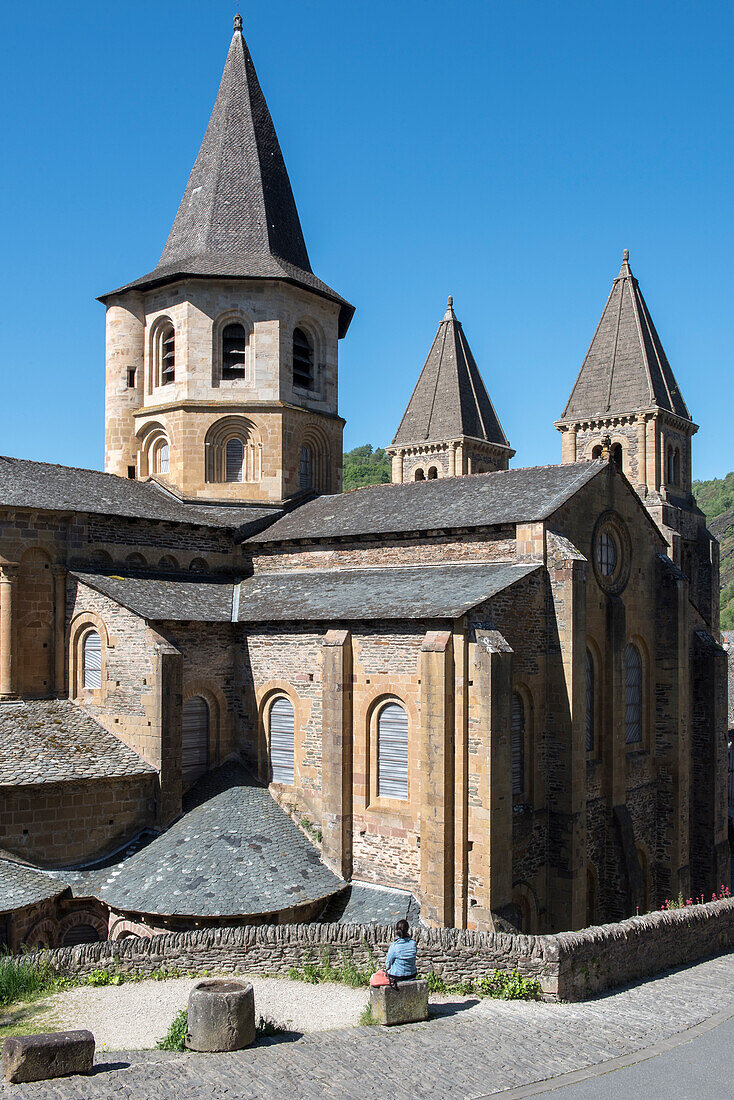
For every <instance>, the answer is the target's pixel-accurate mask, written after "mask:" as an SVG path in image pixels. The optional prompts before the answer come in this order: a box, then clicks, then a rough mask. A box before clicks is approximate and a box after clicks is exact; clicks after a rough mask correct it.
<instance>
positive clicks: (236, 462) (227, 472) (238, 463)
mask: <svg viewBox="0 0 734 1100" xmlns="http://www.w3.org/2000/svg"><path fill="white" fill-rule="evenodd" d="M244 464H245V445H244V443H243V442H242V440H241V439H238V438H237V437H236V436H233V437H232V438H231V439H228V440H227V444H226V446H225V449H224V480H225V481H243V480H244V478H243V474H242V470H243V467H244Z"/></svg>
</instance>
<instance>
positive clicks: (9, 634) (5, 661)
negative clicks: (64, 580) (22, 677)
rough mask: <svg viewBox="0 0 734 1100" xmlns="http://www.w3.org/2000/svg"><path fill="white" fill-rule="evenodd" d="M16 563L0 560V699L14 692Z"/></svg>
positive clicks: (8, 696) (11, 695)
mask: <svg viewBox="0 0 734 1100" xmlns="http://www.w3.org/2000/svg"><path fill="white" fill-rule="evenodd" d="M17 578H18V565H17V564H15V563H14V562H9V561H5V560H0V699H12V698H13V696H14V695H15V694H16V680H17V676H16V667H15V649H14V641H15V638H14V630H15V609H14V604H15V600H16V598H17Z"/></svg>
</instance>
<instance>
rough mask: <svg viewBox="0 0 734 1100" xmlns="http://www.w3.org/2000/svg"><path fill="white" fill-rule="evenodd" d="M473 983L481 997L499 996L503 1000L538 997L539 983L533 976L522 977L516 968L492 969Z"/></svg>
mask: <svg viewBox="0 0 734 1100" xmlns="http://www.w3.org/2000/svg"><path fill="white" fill-rule="evenodd" d="M475 984H476V990H477V993H479V995H480V996H481V997H499V998H500V999H501V1000H503V1001H537V1000H539V998H540V983H539V982H538V981H537V980H536V979H535V978H525V977H523V975H522V974H520V973H519V972H518V971H517V970H493V971H492V972H491V973H490V974H488V975H487V976H486V977H483V978H479V979H478V980H477V982H476V983H475Z"/></svg>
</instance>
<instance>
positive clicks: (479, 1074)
mask: <svg viewBox="0 0 734 1100" xmlns="http://www.w3.org/2000/svg"><path fill="white" fill-rule="evenodd" d="M458 1007H459V1006H457V1008H458ZM727 1012H731V1013H732V1014H734V954H730V955H726V956H722V957H720V958H717V959H712V960H709V961H707V962H704V963H700V964H699V965H697V966H693V967H689V968H687V969H685V970H679V971H676V972H672V973H670V974H667V975H664V976H663V977H660V978H656V979H653V980H650V981H648V982H646V983H642V984H640V985H636V986H633V987H631V988H627V989H623V990H620V991H618V992H614V993H610V994H607V995H605V996H601V997H598V998H597V999H596V1000H593V1001H587V1002H585V1003H581V1004H572V1005H569V1004H566V1005H555V1004H535V1003H525V1002H518V1001H515V1002H513V1001H510V1002H502V1001H484V1002H482V1003H481V1004H479V1005H477V1006H475V1007H473V1008H471V1009H465V1008H464V1009H462V1010H459V1011H456V1012H455V1013H454V1014H453V1015H446V1016H443V1017H442V1018H439V1019H435V1020H432V1021H430V1022H429V1023H427V1024H414V1025H411V1026H409V1027H403V1028H400V1029H394V1030H387V1029H382V1028H376V1027H372V1028H368V1027H361V1028H351V1029H345V1030H342V1031H330V1032H322V1033H320V1034H312V1035H309V1036H306V1037H304V1038H302V1039H299V1040H297V1041H294V1042H283V1041H280V1042H277V1041H275V1042H272V1043H271V1045H269V1046H260V1047H258V1048H256V1049H253V1050H249V1051H243V1052H240V1053H237V1054H226V1055H192V1054H185V1055H172V1054H163V1053H160V1054H151V1053H148V1054H140V1053H138V1054H135V1053H128V1054H103V1055H102V1056H101V1058H100V1064H99V1069H98V1072H97V1073H96V1074H95V1075H94V1076H92V1077H88V1078H81V1077H75V1078H69V1079H66V1080H60V1081H55V1082H50V1083H47V1084H35V1085H16V1086H4V1087H0V1096H3V1097H5V1096H7V1097H8V1098H10V1097H11V1096H12V1097H13V1098H16V1100H82V1098H83V1100H105V1098H106V1097H114V1098H116V1100H146V1098H148V1097H151V1098H155V1100H169V1098H170V1100H173V1098H176V1100H181V1098H188V1097H191V1098H194V1097H206V1098H207V1100H208V1098H212V1100H220V1098H225V1097H226V1100H249V1098H253V1100H254V1098H256V1097H257V1098H263V1100H270V1098H273V1100H274V1098H276V1097H278V1098H281V1097H284V1096H285V1097H287V1098H288V1100H316V1098H319V1100H364V1098H365V1097H380V1098H384V1100H419V1098H422V1097H429V1096H430V1097H434V1098H435V1097H441V1098H446V1100H470V1098H472V1100H478V1098H481V1097H486V1096H491V1095H494V1094H495V1093H498V1092H502V1091H504V1090H506V1089H514V1088H518V1087H520V1086H526V1085H531V1084H533V1083H535V1082H540V1081H544V1080H547V1079H548V1078H552V1077H556V1076H559V1075H561V1074H567V1073H570V1072H573V1071H577V1070H582V1069H587V1068H588V1067H591V1066H596V1065H599V1064H600V1063H603V1062H608V1061H610V1060H612V1059H618V1058H621V1057H624V1056H626V1055H630V1054H634V1053H635V1052H637V1051H641V1050H645V1049H646V1048H649V1047H652V1046H654V1045H655V1044H657V1043H660V1042H662V1041H664V1040H668V1039H671V1038H672V1037H674V1036H676V1035H679V1034H680V1033H684V1032H686V1031H687V1030H688V1029H690V1028H692V1027H694V1026H696V1025H698V1024H702V1023H704V1022H705V1021H707V1020H710V1019H711V1018H712V1017H714V1016H717V1015H722V1016H723V1015H724V1014H726V1013H727Z"/></svg>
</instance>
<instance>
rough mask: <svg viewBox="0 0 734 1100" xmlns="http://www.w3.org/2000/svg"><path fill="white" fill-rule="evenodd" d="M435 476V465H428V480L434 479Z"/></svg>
mask: <svg viewBox="0 0 734 1100" xmlns="http://www.w3.org/2000/svg"><path fill="white" fill-rule="evenodd" d="M437 477H438V470H437V469H436V467H435V466H429V467H428V480H429V481H435V480H436V478H437Z"/></svg>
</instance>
